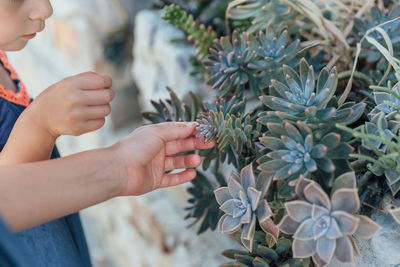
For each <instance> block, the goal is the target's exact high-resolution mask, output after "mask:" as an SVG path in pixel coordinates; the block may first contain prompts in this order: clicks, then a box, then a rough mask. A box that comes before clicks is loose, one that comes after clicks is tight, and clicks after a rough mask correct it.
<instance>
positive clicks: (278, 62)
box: [249, 25, 300, 88]
mask: <svg viewBox="0 0 400 267" xmlns="http://www.w3.org/2000/svg"><path fill="white" fill-rule="evenodd" d="M249 41H250V45H251V48H252V49H253V50H254V51H256V53H257V55H258V56H259V57H260V58H261V60H260V61H259V62H257V65H258V66H259V68H260V70H262V78H261V82H260V83H261V87H262V88H265V87H268V86H270V85H271V80H272V79H278V80H280V79H282V78H283V77H282V78H280V76H283V72H282V66H283V65H284V64H285V65H287V66H290V67H292V68H294V67H296V66H297V65H298V64H299V62H300V60H299V59H298V58H297V57H296V56H297V54H298V53H299V51H300V49H299V43H300V40H296V41H294V42H292V43H290V44H289V43H288V32H287V29H284V30H283V31H282V30H279V31H278V30H277V29H276V28H274V27H272V26H271V25H270V26H268V28H267V29H266V30H265V32H264V31H260V32H259V33H258V34H257V35H256V36H253V35H250V40H249Z"/></svg>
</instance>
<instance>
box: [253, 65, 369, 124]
mask: <svg viewBox="0 0 400 267" xmlns="http://www.w3.org/2000/svg"><path fill="white" fill-rule="evenodd" d="M283 73H284V75H285V80H286V84H284V83H282V82H280V81H277V80H272V81H271V83H272V86H271V88H270V95H265V96H261V97H260V99H261V101H262V102H263V103H264V104H265V105H266V106H267V107H268V108H269V109H271V110H272V111H266V112H261V113H260V115H259V117H260V119H259V121H260V123H263V124H266V123H268V122H277V121H280V120H284V119H286V120H290V121H294V122H296V121H297V120H302V121H306V122H308V123H314V124H318V123H324V122H326V123H328V124H332V123H335V122H341V123H342V122H344V123H346V124H351V123H353V122H355V121H356V120H358V118H360V116H361V115H362V114H363V111H364V108H365V103H358V104H355V103H353V102H347V103H345V104H343V105H341V106H339V107H338V104H337V102H336V98H334V94H335V91H336V87H337V84H338V78H337V72H336V68H333V69H331V70H330V71H329V72H328V71H327V70H326V69H323V70H322V71H321V72H320V73H319V76H318V79H317V80H316V79H315V74H314V69H313V67H312V66H310V65H308V63H307V61H306V60H305V59H304V58H303V59H302V60H301V62H300V67H299V73H296V71H295V70H293V69H292V68H291V67H289V66H286V65H284V66H283Z"/></svg>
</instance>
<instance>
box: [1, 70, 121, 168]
mask: <svg viewBox="0 0 400 267" xmlns="http://www.w3.org/2000/svg"><path fill="white" fill-rule="evenodd" d="M111 85H112V81H111V78H110V77H108V76H102V75H97V74H95V73H91V72H90V73H83V74H79V75H76V76H73V77H69V78H66V79H64V80H62V81H61V82H59V83H56V84H55V85H53V86H51V87H49V88H48V89H46V90H45V91H44V92H43V93H42V94H40V95H39V96H38V97H37V98H36V99H35V100H34V101H33V102H32V104H31V105H29V106H28V107H27V109H26V110H25V111H24V112H23V113H22V114H21V116H20V117H19V119H18V120H17V122H16V124H15V125H14V128H13V130H12V132H11V134H10V137H9V139H8V140H7V143H6V145H5V147H4V149H3V151H2V152H1V153H0V165H12V164H19V163H27V162H34V161H40V160H46V159H49V157H50V155H51V152H52V150H53V147H54V144H55V141H56V139H57V138H58V137H59V136H60V135H65V134H66V135H81V134H83V133H87V132H90V131H94V130H97V129H99V128H100V127H102V126H103V125H104V122H105V117H106V116H107V115H108V114H110V111H111V109H110V105H109V103H110V102H111V100H112V99H113V96H114V95H113V92H112V90H111V89H109V88H110V87H111Z"/></svg>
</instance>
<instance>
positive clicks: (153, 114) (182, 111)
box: [142, 87, 205, 123]
mask: <svg viewBox="0 0 400 267" xmlns="http://www.w3.org/2000/svg"><path fill="white" fill-rule="evenodd" d="M167 90H168V92H169V94H170V99H167V100H160V101H159V102H156V101H153V100H152V101H151V104H152V106H153V107H154V109H155V111H150V112H143V113H142V116H143V118H145V119H147V120H149V121H151V122H152V123H160V122H168V121H194V120H196V118H197V116H198V115H199V113H200V112H202V111H203V110H204V109H205V108H204V105H203V101H202V100H201V99H200V98H199V97H198V96H197V95H195V94H194V93H193V92H189V96H190V99H191V102H190V104H187V103H183V102H182V101H181V100H180V99H179V97H178V96H177V95H176V94H175V93H174V91H172V90H171V89H170V88H169V87H167Z"/></svg>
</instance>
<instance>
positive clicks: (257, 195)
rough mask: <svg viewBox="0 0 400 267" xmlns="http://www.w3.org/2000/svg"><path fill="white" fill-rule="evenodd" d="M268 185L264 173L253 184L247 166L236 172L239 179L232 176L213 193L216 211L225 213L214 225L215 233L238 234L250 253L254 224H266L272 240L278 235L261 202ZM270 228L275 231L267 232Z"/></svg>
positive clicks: (269, 180) (251, 170) (266, 208)
mask: <svg viewBox="0 0 400 267" xmlns="http://www.w3.org/2000/svg"><path fill="white" fill-rule="evenodd" d="M271 181H272V178H271V176H269V175H266V174H264V173H261V174H260V175H259V176H258V178H257V180H256V177H255V174H254V172H253V167H252V164H250V165H248V166H246V167H244V168H243V169H242V170H241V171H240V176H239V175H237V174H236V173H234V172H232V174H231V177H230V178H229V180H228V187H220V188H218V189H216V190H215V191H214V193H215V197H216V199H217V202H218V204H219V205H220V209H221V210H222V211H223V212H224V213H225V214H224V215H223V216H222V217H221V219H220V221H219V223H218V230H219V231H220V232H221V233H224V234H233V233H235V232H238V231H240V230H241V231H242V234H241V242H242V244H243V246H244V247H245V248H247V249H248V250H249V251H252V250H253V241H254V232H255V228H256V223H257V221H258V222H259V223H260V225H263V224H264V223H267V224H268V226H269V227H268V228H266V229H267V230H268V231H270V234H272V235H274V236H275V238H277V237H278V233H279V232H278V231H277V227H276V226H275V224H274V222H273V221H272V219H271V216H272V215H273V213H272V210H271V209H270V207H269V205H268V202H267V200H265V199H264V197H265V195H266V193H267V191H268V189H269V186H270V184H271ZM271 228H275V231H271Z"/></svg>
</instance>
